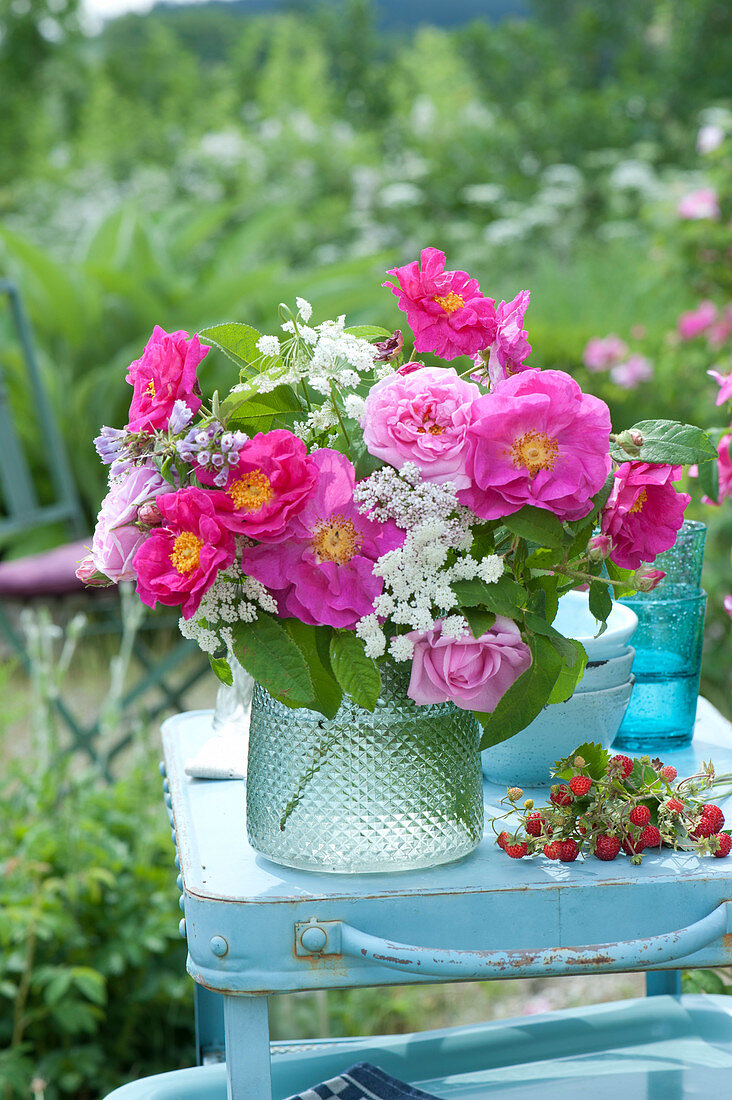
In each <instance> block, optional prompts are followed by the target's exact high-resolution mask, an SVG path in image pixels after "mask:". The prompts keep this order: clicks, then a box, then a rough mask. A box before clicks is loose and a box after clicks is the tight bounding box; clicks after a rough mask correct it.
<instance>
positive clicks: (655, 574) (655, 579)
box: [633, 565, 666, 592]
mask: <svg viewBox="0 0 732 1100" xmlns="http://www.w3.org/2000/svg"><path fill="white" fill-rule="evenodd" d="M665 576H666V574H665V573H664V571H663V569H654V568H653V567H652V566H650V565H641V566H640V567H639V568H638V569H636V571H635V576H634V577H633V584H634V585H635V587H636V588H637V589H638V591H639V592H652V591H653V589H654V588H658V586H659V584H660V583H661V581H662V580H663V578H664V577H665Z"/></svg>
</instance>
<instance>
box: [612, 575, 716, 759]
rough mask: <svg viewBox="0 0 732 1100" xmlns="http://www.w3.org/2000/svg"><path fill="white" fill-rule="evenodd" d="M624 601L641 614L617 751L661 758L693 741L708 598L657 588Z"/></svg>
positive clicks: (697, 592)
mask: <svg viewBox="0 0 732 1100" xmlns="http://www.w3.org/2000/svg"><path fill="white" fill-rule="evenodd" d="M656 592H657V593H658V596H657V597H656V598H655V599H649V598H648V596H653V595H654V593H647V594H646V595H639V596H638V597H635V596H634V597H632V598H629V599H623V601H622V602H623V603H624V604H626V606H628V607H632V609H633V611H635V613H636V615H637V616H638V628H637V630H636V632H635V634H634V635H633V637H632V639H631V642H632V644H633V645H634V646H635V651H636V653H635V659H634V661H633V675H634V676H635V687H634V688H633V694H632V695H631V697H630V703H629V704H628V709H627V710H626V712H625V717H624V718H623V722H622V724H621V726H620V729H619V731H618V734H617V736H616V738H615V740H614V741H613V748H614V749H627V750H629V751H630V752H640V753H648V754H649V755H662V754H663V753H664V752H666V751H668V750H669V749H680V748H683V747H684V746H686V745H689V744H690V743H691V739H692V736H693V733H694V721H695V719H696V702H697V697H698V694H699V675H700V672H701V656H702V642H703V639H704V612H705V609H706V603H707V594H706V592H704V591H702V590H701V589H698V588H697V589H696V590H695V591H694V590H692V591H689V590H686V591H684V590H679V589H677V588H675V587H674V588H672V589H667V590H666V592H665V593H663V592H662V590H661V588H660V587H659V588H658V589H656Z"/></svg>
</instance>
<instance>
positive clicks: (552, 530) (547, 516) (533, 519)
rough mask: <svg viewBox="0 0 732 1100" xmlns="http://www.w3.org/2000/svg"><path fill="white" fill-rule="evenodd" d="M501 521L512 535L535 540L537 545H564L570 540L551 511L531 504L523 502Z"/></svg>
mask: <svg viewBox="0 0 732 1100" xmlns="http://www.w3.org/2000/svg"><path fill="white" fill-rule="evenodd" d="M501 522H502V523H503V526H504V527H508V529H509V531H513V533H514V535H518V536H519V538H522V539H526V540H527V541H528V542H536V543H538V544H539V546H545V547H546V546H556V547H564V546H567V545H568V543H569V542H570V541H571V539H570V538H569V536H568V535H567V533H566V532H565V530H564V528H563V527H562V524H561V522H560V521H559V520H558V519H557V517H556V516H555V515H554V514H553V513H552V512H547V511H546V509H544V508H535V507H534V506H533V505H532V504H525V505H524V507H523V508H520V509H519V511H518V512H514V513H513V515H512V516H506V517H505V518H504V519H503V520H502V521H501Z"/></svg>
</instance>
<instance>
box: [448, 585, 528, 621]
mask: <svg viewBox="0 0 732 1100" xmlns="http://www.w3.org/2000/svg"><path fill="white" fill-rule="evenodd" d="M450 587H451V588H452V590H453V592H454V593H455V596H456V598H457V601H458V604H459V605H460V607H461V608H465V607H478V606H482V607H485V608H487V609H488V611H495V613H496V614H497V615H506V616H507V617H508V618H509V619H515V618H517V617H518V616H519V615H520V613H521V609H522V608H524V607H526V604H527V602H528V599H529V594H528V592H527V591H526V589H525V588H524V587H523V586H522V585H520V584H517V583H516V581H514V580H512V578H511V577H508V576H505V575H504V576H503V577H499V578H498V580H497V581H494V582H493V583H492V584H486V582H485V581H481V580H479V579H478V578H474V579H473V580H469V581H455V582H454V583H453V584H452V585H451V586H450Z"/></svg>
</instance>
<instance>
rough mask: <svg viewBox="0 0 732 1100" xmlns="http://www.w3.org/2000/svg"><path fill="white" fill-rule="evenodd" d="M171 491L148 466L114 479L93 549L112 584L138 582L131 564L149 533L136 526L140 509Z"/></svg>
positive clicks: (92, 554) (92, 553)
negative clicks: (160, 494) (159, 495)
mask: <svg viewBox="0 0 732 1100" xmlns="http://www.w3.org/2000/svg"><path fill="white" fill-rule="evenodd" d="M171 489H172V486H171V485H169V484H168V482H167V481H165V480H164V479H163V478H162V477H161V476H160V474H159V473H158V472H157V470H154V469H151V468H150V467H149V466H130V467H129V469H128V470H126V471H125V473H124V474H122V476H121V477H118V478H115V479H113V481H112V483H111V485H110V487H109V492H108V493H107V495H106V497H105V498H104V500H103V501H102V506H101V508H100V510H99V516H98V518H97V525H96V527H95V529H94V537H93V539H92V550H91V557H92V560H93V562H94V565H95V566H96V568H97V570H98V571H99V572H100V573H103V574H104V575H105V577H108V578H109V579H110V581H114V582H115V583H117V582H119V581H133V580H134V579H135V570H134V568H133V565H132V563H133V560H134V557H135V554H136V553H137V551H138V549H139V548H140V546H141V545H142V543H143V542H144V541H145V539H146V538H147V532H146V531H142V530H141V529H140V528H139V527H138V526H137V524H138V520H139V511H140V508H142V507H143V505H145V504H146V503H147V502H148V501H152V500H155V498H156V496H157V495H158V494H159V493H169V492H171ZM84 579H85V578H84ZM87 583H89V582H88V581H87Z"/></svg>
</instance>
